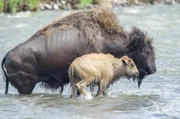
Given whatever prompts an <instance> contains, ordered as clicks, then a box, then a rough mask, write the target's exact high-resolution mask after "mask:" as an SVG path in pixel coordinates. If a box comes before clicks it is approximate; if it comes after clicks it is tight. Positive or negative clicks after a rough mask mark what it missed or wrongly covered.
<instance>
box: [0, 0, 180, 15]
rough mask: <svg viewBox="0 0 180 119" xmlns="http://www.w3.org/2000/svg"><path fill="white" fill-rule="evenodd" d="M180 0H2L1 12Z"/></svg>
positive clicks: (178, 0)
mask: <svg viewBox="0 0 180 119" xmlns="http://www.w3.org/2000/svg"><path fill="white" fill-rule="evenodd" d="M175 3H180V0H0V13H1V12H8V13H15V12H19V11H39V10H57V9H61V10H70V9H91V8H94V7H97V6H105V7H114V6H133V5H147V4H150V5H154V4H175Z"/></svg>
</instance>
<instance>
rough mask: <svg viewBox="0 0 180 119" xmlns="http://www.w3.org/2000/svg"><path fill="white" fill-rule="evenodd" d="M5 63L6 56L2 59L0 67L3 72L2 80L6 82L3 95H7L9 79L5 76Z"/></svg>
mask: <svg viewBox="0 0 180 119" xmlns="http://www.w3.org/2000/svg"><path fill="white" fill-rule="evenodd" d="M5 61H6V56H5V57H4V58H3V60H2V62H1V67H2V70H3V72H4V79H5V80H6V89H5V94H7V93H8V86H9V79H8V76H7V73H6V69H5V67H4V63H5Z"/></svg>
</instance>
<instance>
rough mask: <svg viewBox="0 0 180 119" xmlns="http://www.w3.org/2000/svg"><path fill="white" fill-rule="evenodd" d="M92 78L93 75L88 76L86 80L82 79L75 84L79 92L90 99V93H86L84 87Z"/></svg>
mask: <svg viewBox="0 0 180 119" xmlns="http://www.w3.org/2000/svg"><path fill="white" fill-rule="evenodd" d="M93 80H94V77H90V78H88V79H86V80H82V81H80V82H79V83H77V84H76V86H77V88H78V90H79V92H80V93H81V94H82V95H83V96H84V97H85V98H86V99H92V96H91V94H89V93H87V91H86V90H85V89H84V88H86V86H87V85H89V84H91V83H92V82H93Z"/></svg>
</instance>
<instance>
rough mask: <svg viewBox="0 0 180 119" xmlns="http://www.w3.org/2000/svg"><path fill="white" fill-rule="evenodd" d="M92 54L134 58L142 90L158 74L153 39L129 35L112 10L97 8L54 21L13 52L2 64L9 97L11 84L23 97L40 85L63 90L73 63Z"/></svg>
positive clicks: (137, 31)
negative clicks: (142, 84)
mask: <svg viewBox="0 0 180 119" xmlns="http://www.w3.org/2000/svg"><path fill="white" fill-rule="evenodd" d="M92 52H102V53H110V54H112V55H114V56H115V57H118V58H120V57H122V56H123V55H127V56H129V57H130V58H132V59H133V60H134V62H135V64H136V66H137V68H138V70H139V71H140V77H139V80H138V85H139V87H140V84H141V82H142V79H143V78H144V77H145V76H146V75H150V74H153V73H155V72H156V66H155V53H154V49H153V45H152V38H150V37H149V36H148V35H147V34H145V33H144V32H142V31H141V30H140V29H138V28H136V27H133V28H132V31H130V32H126V31H125V30H124V29H123V28H122V27H121V26H119V24H118V21H117V19H116V17H115V15H114V13H113V12H112V11H111V10H109V9H102V8H97V9H94V10H89V11H81V12H77V13H74V14H71V15H69V16H67V17H64V18H62V19H59V20H57V21H54V22H53V23H51V24H49V25H47V26H45V27H44V28H42V29H40V30H39V31H38V32H36V33H35V34H34V35H33V36H32V37H31V38H29V39H28V40H27V41H25V42H24V43H21V44H20V45H18V46H16V47H15V48H14V49H12V50H10V51H9V52H8V53H7V54H6V56H5V57H4V59H3V60H2V69H3V72H4V74H5V78H6V91H5V93H7V92H8V83H9V82H10V83H11V84H12V85H13V86H14V87H15V88H17V90H18V92H19V93H21V94H30V93H32V91H33V88H34V87H35V85H36V84H37V83H38V82H43V84H44V86H45V87H48V88H51V89H57V88H59V87H61V89H62V90H63V86H64V85H65V84H67V83H68V82H69V78H68V77H67V75H68V74H67V70H68V68H69V65H70V64H71V62H72V61H73V60H74V59H75V58H77V57H79V56H82V55H84V54H89V53H92Z"/></svg>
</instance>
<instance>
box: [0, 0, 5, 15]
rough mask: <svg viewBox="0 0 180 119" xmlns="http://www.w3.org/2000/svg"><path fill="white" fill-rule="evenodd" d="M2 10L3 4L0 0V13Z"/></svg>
mask: <svg viewBox="0 0 180 119" xmlns="http://www.w3.org/2000/svg"><path fill="white" fill-rule="evenodd" d="M3 10H4V2H3V0H0V13H1V12H3Z"/></svg>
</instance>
